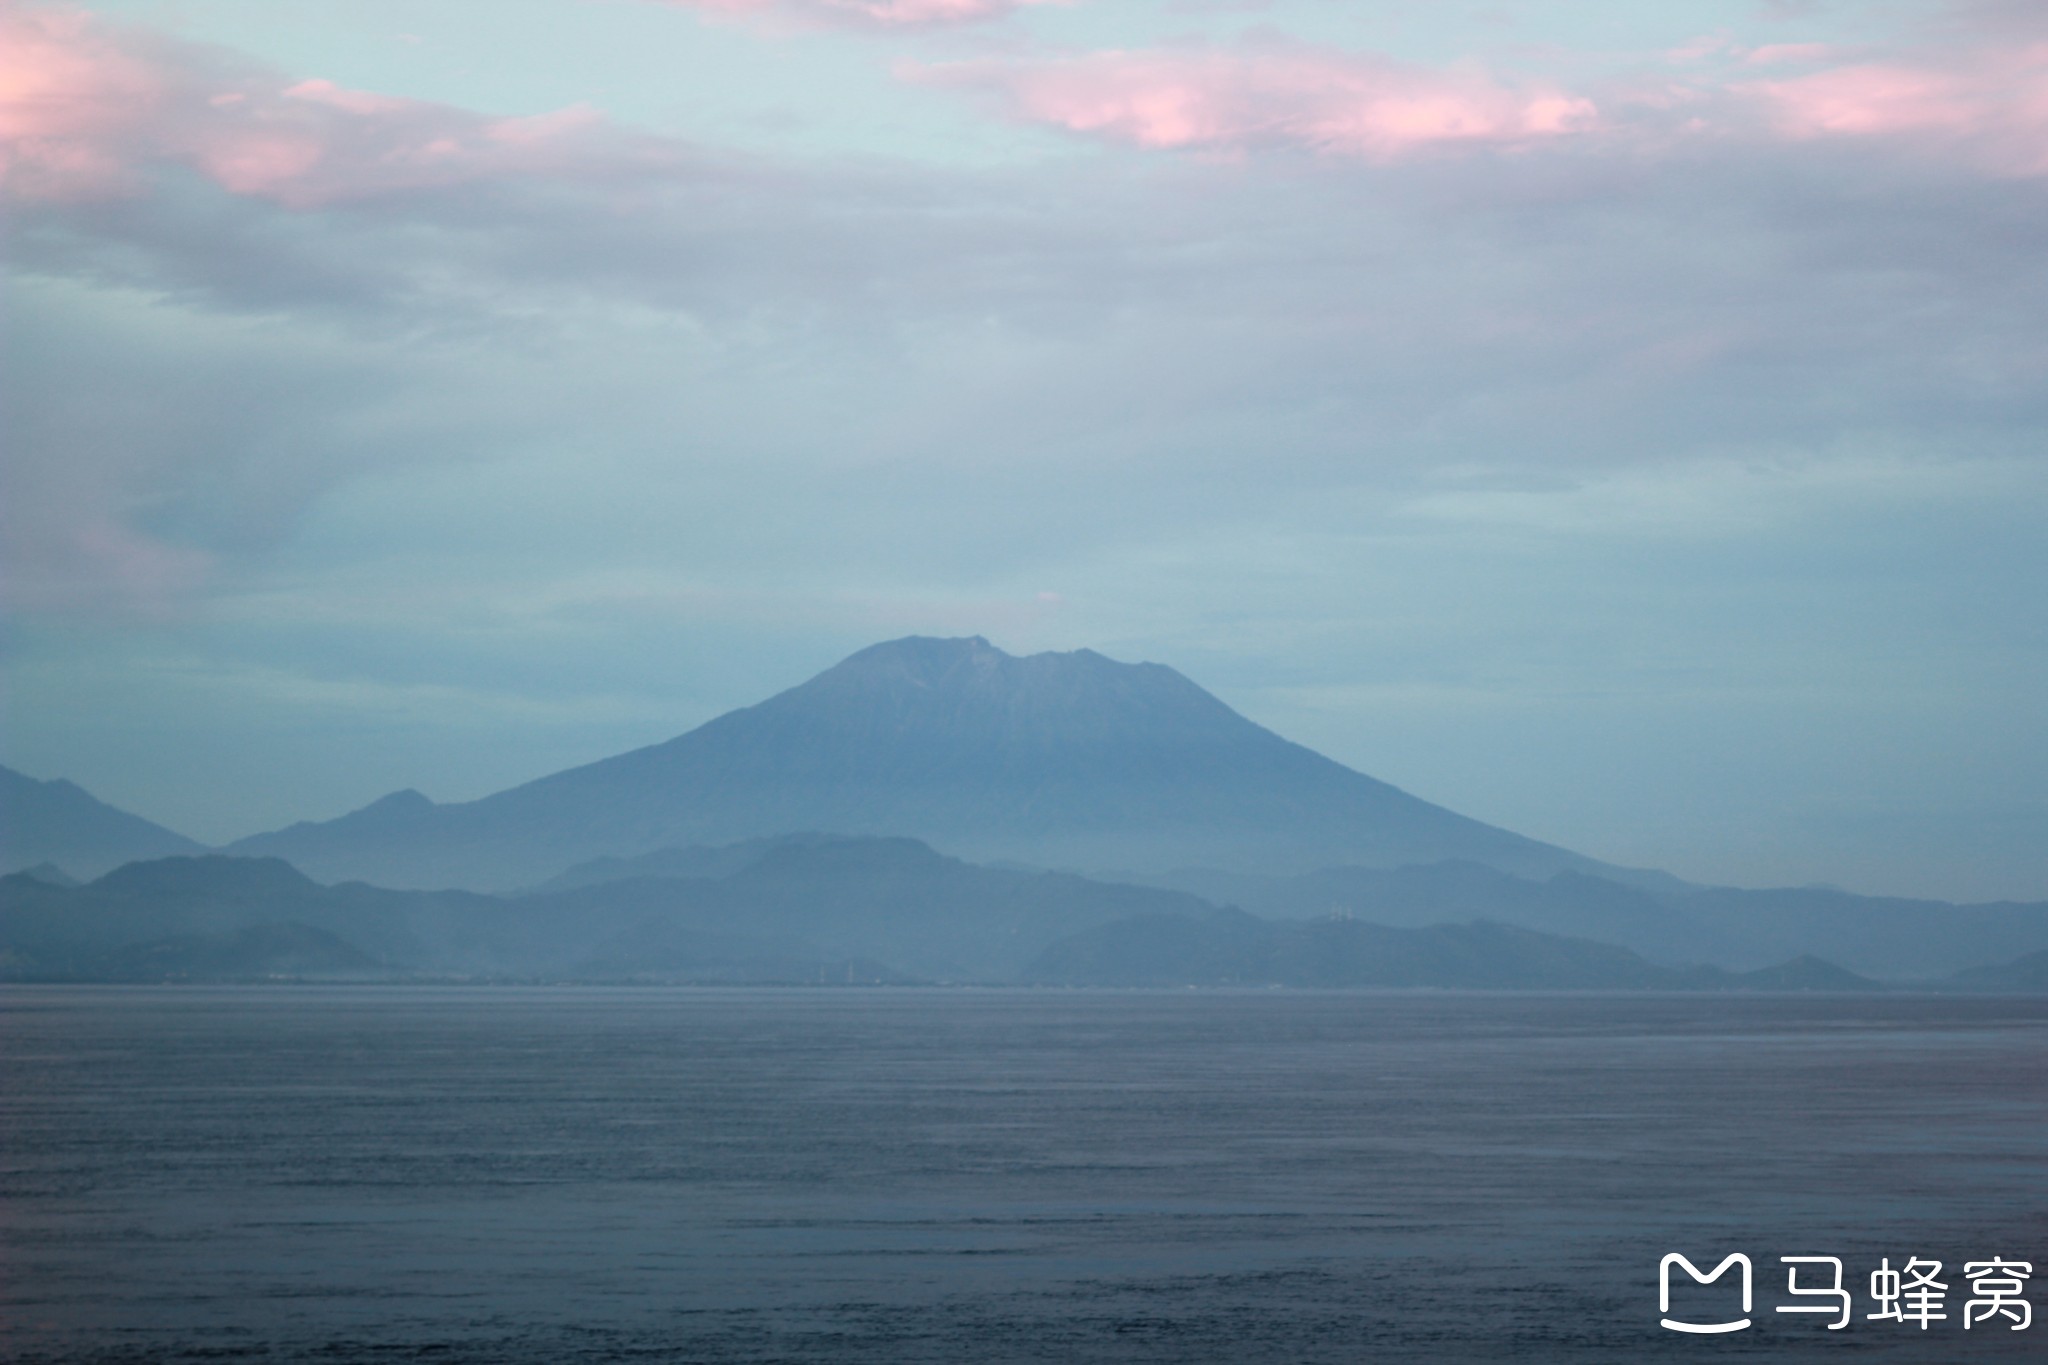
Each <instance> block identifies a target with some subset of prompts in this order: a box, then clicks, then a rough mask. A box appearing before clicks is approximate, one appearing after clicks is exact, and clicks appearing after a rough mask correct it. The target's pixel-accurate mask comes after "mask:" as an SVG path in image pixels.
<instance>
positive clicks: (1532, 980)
mask: <svg viewBox="0 0 2048 1365" xmlns="http://www.w3.org/2000/svg"><path fill="white" fill-rule="evenodd" d="M693 857H694V858H695V859H696V860H697V861H698V862H699V863H710V862H721V861H722V862H724V863H726V864H728V865H730V869H731V870H728V871H726V872H724V873H723V875H718V876H701V877H699V876H686V877H630V878H626V879H623V880H617V881H607V882H598V883H594V884H589V885H580V886H574V887H570V888H567V889H564V890H559V891H548V892H542V893H537V894H532V895H526V896H518V897H505V896H490V895H483V894H479V893H475V892H468V891H401V890H389V889H385V888H380V887H374V886H368V885H365V884H363V883H361V882H350V883H344V884H342V885H339V886H322V885H320V884H318V883H316V882H314V881H312V880H311V879H309V878H307V877H305V876H303V875H301V874H300V873H299V872H298V871H296V870H295V869H293V868H292V867H291V866H290V865H289V864H286V863H284V862H282V861H280V860H278V859H252V858H232V857H224V856H219V855H208V856H204V857H197V858H187V857H179V858H166V859H158V860H155V861H152V862H145V863H133V864H129V865H127V866H125V867H122V868H119V869H117V870H115V871H114V872H111V873H109V874H107V875H106V876H104V877H101V878H99V879H98V880H96V881H94V882H91V883H89V884H87V885H84V886H76V887H66V886H61V885H57V884H54V883H52V882H49V881H45V880H42V879H39V878H37V877H34V876H30V875H28V874H26V873H16V874H13V875H10V876H6V877H0V980H15V981H23V980H60V981H61V980H72V981H78V980H85V981H198V980H266V979H276V978H291V979H321V980H337V979H338V980H362V979H366V978H375V979H421V978H438V979H446V978H463V979H487V980H529V981H641V982H664V981H666V982H699V983H720V982H732V983H737V982H747V983H786V984H813V985H848V984H887V983H911V982H964V983H987V984H1004V983H1037V984H1047V985H1084V986H1086V985H1092V986H1180V985H1209V986H1227V985H1238V986H1248V985H1288V986H1320V987H1365V986H1427V987H1445V988H1461V989H1515V990H1772V991H1808V990H1872V989H1880V988H1881V987H1880V986H1879V985H1878V983H1875V982H1872V981H1870V980H1868V979H1866V978H1864V977H1862V976H1859V975H1857V974H1855V973H1852V972H1849V971H1846V970H1845V969H1843V968H1841V967H1839V966H1837V965H1835V964H1833V963H1830V962H1827V961H1824V960H1821V959H1818V958H1816V957H1812V956H1806V957H1799V958H1795V959H1793V960H1791V961H1787V962H1781V963H1777V964H1774V965H1770V966H1766V967H1764V968H1760V969H1756V970H1751V971H1743V972H1735V971H1729V970H1726V969H1724V968H1720V967H1714V966H1674V965H1670V964H1663V963H1656V962H1652V961H1649V960H1647V959H1645V958H1644V957H1643V956H1641V955H1639V954H1637V953H1635V952H1632V951H1630V950H1629V949H1627V948H1625V947H1621V946H1617V945H1614V944H1609V943H1601V942H1596V941H1593V940H1590V939H1586V938H1581V937H1577V936H1572V935H1565V934H1555V933H1548V932H1544V931H1542V930H1539V929H1532V928H1529V927H1526V926H1521V925H1510V924H1501V923H1492V922H1486V921H1476V922H1474V921H1465V922H1459V923H1448V924H1430V925H1424V926H1419V927H1416V926H1394V925H1385V924H1375V923H1371V922H1369V921H1366V920H1362V919H1354V918H1350V917H1347V916H1342V915H1339V916H1326V917H1322V918H1318V919H1313V920H1300V919H1295V920H1285V919H1282V920H1268V919H1261V918H1259V917H1257V916H1254V915H1250V914H1247V913H1245V912H1244V911H1242V910H1238V909H1234V908H1228V907H1225V908H1218V907H1216V906H1213V905H1210V904H1209V903H1207V902H1205V901H1202V900H1200V899H1198V898H1196V897H1194V896H1190V895H1187V894H1185V893H1182V892H1176V891H1170V890H1162V889H1158V888H1149V887H1137V886H1126V885H1119V884H1116V883H1110V882H1100V881H1094V880H1091V879H1089V878H1085V877H1079V876H1075V875H1073V874H1070V873H1054V872H1029V871H1020V870H1017V869H1011V868H991V867H979V866H976V865H974V864H970V863H965V862H962V861H960V860H958V859H955V858H948V857H945V856H943V855H942V854H939V853H937V852H934V851H933V850H932V849H931V848H930V847H929V846H928V845H925V844H922V843H919V842H918V841H916V840H912V839H882V838H875V839H865V838H855V839H837V838H827V837H824V836H817V835H810V836H801V837H796V838H791V839H787V840H776V841H762V842H754V843H749V844H745V845H740V846H729V847H727V848H723V849H705V850H699V851H698V852H697V853H696V854H694V855H693ZM2044 961H2048V954H2036V955H2035V956H2034V957H2032V958H2023V959H2021V960H2019V961H2017V962H2011V963H2006V964H2002V965H2000V966H1999V967H1997V968H1995V969H1990V968H1987V969H1982V970H1978V971H1975V972H1970V973H1965V974H1963V975H1962V976H1959V977H1957V978H1955V979H1953V980H1951V981H1946V982H1943V981H1935V982H1924V981H1923V982H1920V983H1917V985H1916V988H1920V989H1955V990H2025V991H2034V990H2040V989H2044V988H2048V987H2044V985H2043V984H2042V982H2041V976H2042V973H2043V962H2044Z"/></svg>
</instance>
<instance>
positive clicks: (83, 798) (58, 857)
mask: <svg viewBox="0 0 2048 1365" xmlns="http://www.w3.org/2000/svg"><path fill="white" fill-rule="evenodd" d="M199 850H200V845H199V844H197V843H194V842H193V841H192V840H190V839H187V838H186V837H185V836H184V835H182V834H176V833H173V832H172V831H170V830H167V829H165V828H164V827H163V826H162V825H155V824H151V823H150V822H149V821H147V820H145V819H143V818H142V817H141V816H139V815H130V814H129V813H128V812H127V811H125V810H120V809H117V808H116V807H113V806H110V805H108V804H107V803H106V802H104V801H101V800H100V799H98V798H97V797H95V796H93V795H92V794H91V793H90V792H88V791H86V790H85V789H84V788H82V787H79V786H76V785H74V784H73V783H70V782H66V781H63V780H62V779H58V780H56V781H52V782H42V781H38V780H37V779H35V778H33V777H30V776H28V774H26V773H18V772H16V771H15V770H14V769H12V768H4V767H0V873H6V872H17V871H21V870H22V869H25V868H33V867H37V866H39V865H41V864H45V863H47V864H51V865H52V866H53V867H54V868H55V869H57V871H58V872H59V873H60V874H61V875H62V876H66V877H97V876H99V875H100V874H101V873H102V872H106V871H108V870H110V869H112V868H116V867H119V866H120V865H121V864H123V863H129V862H134V861H136V860H137V859H139V858H168V857H172V856H175V855H177V854H181V853H197V852H199ZM45 876H46V879H48V877H47V874H45Z"/></svg>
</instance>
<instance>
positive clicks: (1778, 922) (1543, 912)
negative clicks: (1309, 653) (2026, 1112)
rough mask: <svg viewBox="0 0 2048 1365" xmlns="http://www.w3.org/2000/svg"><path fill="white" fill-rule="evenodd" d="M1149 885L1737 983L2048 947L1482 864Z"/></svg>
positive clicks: (1970, 910) (1857, 912)
mask: <svg viewBox="0 0 2048 1365" xmlns="http://www.w3.org/2000/svg"><path fill="white" fill-rule="evenodd" d="M1143 880H1144V881H1145V882H1146V884H1148V885H1154V886H1162V887H1168V888H1171V889H1174V890H1179V891H1186V892H1188V893H1189V894H1191V895H1198V896H1201V897H1202V898H1204V899H1206V900H1209V901H1211V902H1219V903H1220V902H1226V901H1227V902H1230V903H1233V904H1236V905H1240V906H1242V907H1244V908H1245V909H1247V910H1250V911H1252V912H1254V913H1256V914H1260V915H1267V916H1271V917H1273V918H1277V919H1308V918H1316V917H1321V916H1327V915H1332V914H1339V915H1347V916H1352V917H1355V918H1357V919H1362V920H1368V921H1371V922H1373V923H1376V924H1386V925H1392V926H1398V927H1406V928H1421V927H1425V926H1429V925H1439V924H1456V923H1464V922H1468V921H1471V920H1475V919H1485V920H1493V921H1497V922H1500V923H1503V924H1513V925H1519V926H1521V927H1523V928H1528V929H1536V930H1540V931H1542V932H1544V933H1551V934H1564V935H1567V936H1572V937H1579V938H1587V939H1594V940H1598V941H1600V942H1603V943H1615V944H1620V945H1621V946H1623V947H1626V948H1628V949H1630V950H1632V951H1634V952H1637V953H1640V954H1642V955H1643V956H1644V957H1646V958H1649V959H1650V960H1651V961H1653V962H1660V963H1665V964H1670V965H1676V964H1683V963H1713V964H1716V965H1718V966H1721V967H1724V968H1727V969H1730V970H1732V971H1736V972H1748V971H1756V970H1761V969H1764V968H1767V967H1771V966H1773V965H1774V964H1779V963H1783V962H1785V961H1786V960H1787V959H1790V958H1798V957H1801V956H1811V957H1815V958H1821V959H1825V960H1827V961H1830V962H1839V963H1841V964H1843V966H1844V967H1846V968H1848V969H1851V970H1853V971H1855V972H1858V973H1862V974H1863V975H1865V976H1870V977H1879V978H1884V979H1889V980H1908V979H1916V978H1917V979H1927V978H1936V977H1940V976H1944V975H1946V974H1947V973H1950V972H1955V971H1958V970H1962V969H1964V968H1970V967H1977V966H1983V965H1987V964H1993V963H2000V962H2004V961H2006V960H2007V959H2010V958H2012V957H2015V956H2017V955H2019V954H2021V953H2027V952H2032V951H2035V950H2039V949H2048V903H2040V902H2034V903H2011V902H2006V903H1998V904H1991V905H1951V904H1949V903H1947V902H1944V901H1916V900H1899V899H1892V898H1886V897H1879V896H1857V895H1852V894H1851V893H1849V892H1847V891H1838V890H1833V889H1829V888H1821V887H1811V888H1800V889H1786V890H1772V891H1743V890H1736V889H1734V888H1729V887H1714V888H1702V887H1694V886H1687V885H1685V884H1684V883H1682V882H1677V881H1675V880H1674V881H1671V882H1669V883H1667V884H1665V885H1664V887H1663V888H1662V889H1656V890H1653V889H1647V888H1650V887H1656V886H1657V885H1658V884H1657V883H1655V882H1645V883H1643V884H1638V885H1633V886H1624V885H1621V884H1619V883H1616V882H1613V881H1610V880H1608V879H1606V878H1604V877H1597V876H1592V875H1589V874H1587V873H1584V872H1578V871H1572V870H1567V871H1563V872H1559V873H1556V874H1554V875H1552V876H1549V877H1544V878H1540V879H1538V878H1528V877H1517V876H1514V875H1512V874H1510V873H1506V872H1502V871H1499V870H1498V869H1495V868H1491V867H1484V866H1481V865H1480V864H1477V863H1472V862H1463V861H1451V862H1443V863H1433V864H1428V865H1424V866H1417V867H1399V868H1373V867H1333V868H1324V869H1321V870H1319V871H1316V872H1311V873H1305V874H1302V875H1299V876H1290V877H1270V876H1260V875H1256V874H1249V873H1241V872H1219V871H1215V870H1202V871H1191V870H1182V871H1178V872H1172V873H1166V874H1161V875H1157V876H1151V877H1145V878H1143Z"/></svg>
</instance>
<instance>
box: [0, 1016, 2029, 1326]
mask: <svg viewBox="0 0 2048 1365" xmlns="http://www.w3.org/2000/svg"><path fill="white" fill-rule="evenodd" d="M1667 1251H1682V1252H1685V1253H1686V1254H1688V1255H1689V1256H1691V1257H1692V1259H1693V1260H1695V1261H1698V1262H1701V1263H1702V1264H1703V1265H1704V1264H1711V1262H1712V1261H1713V1260H1718V1259H1719V1258H1720V1257H1721V1256H1722V1255H1723V1254H1725V1253H1726V1252H1729V1251H1743V1252H1746V1253H1747V1254H1748V1255H1749V1256H1750V1257H1751V1258H1752V1260H1754V1261H1755V1262H1756V1265H1757V1299H1756V1311H1755V1312H1754V1314H1753V1317H1754V1318H1755V1320H1756V1325H1755V1327H1753V1328H1752V1329H1751V1330H1749V1331H1746V1332H1740V1333H1735V1334H1732V1335H1730V1336H1726V1337H1720V1338H1681V1337H1679V1336H1677V1335H1676V1334H1673V1333H1670V1332H1666V1331H1663V1330H1662V1329H1660V1328H1659V1327H1658V1326H1657V1318H1658V1316H1659V1314H1658V1312H1657V1262H1658V1259H1659V1258H1660V1257H1661V1256H1662V1255H1663V1254H1664V1253H1665V1252H1667ZM1801 1254H1831V1255H1836V1256H1840V1257H1842V1258H1843V1259H1844V1260H1845V1261H1846V1262H1847V1266H1848V1271H1849V1279H1848V1284H1849V1286H1850V1287H1851V1288H1853V1289H1856V1290H1857V1291H1858V1304H1857V1309H1856V1311H1857V1315H1858V1316H1857V1321H1856V1322H1855V1324H1854V1325H1853V1326H1851V1327H1850V1328H1849V1329H1848V1330H1846V1331H1841V1332H1828V1331H1826V1330H1824V1329H1823V1327H1822V1326H1821V1325H1820V1322H1819V1321H1818V1320H1817V1318H1816V1317H1806V1316H1792V1315H1780V1314H1777V1313H1775V1312H1774V1311H1773V1305H1776V1304H1779V1303H1785V1302H1790V1301H1791V1300H1789V1299H1788V1298H1787V1297H1786V1295H1785V1294H1784V1292H1783V1291H1784V1271H1783V1268H1782V1267H1780V1266H1779V1264H1778V1261H1777V1258H1778V1257H1779V1256H1783V1255H1801ZM1993 1255H2002V1256H2004V1257H2006V1258H2007V1259H2020V1260H2029V1261H2032V1262H2034V1264H2035V1265H2036V1267H2037V1269H2038V1271H2039V1274H2040V1278H2039V1279H2038V1280H2037V1281H2036V1282H2035V1288H2033V1290H2032V1291H2031V1292H2030V1293H2029V1295H2028V1297H2029V1298H2030V1299H2032V1300H2033V1301H2034V1303H2035V1306H2036V1307H2037V1309H2039V1308H2043V1307H2048V1264H2044V1263H2048V1000H2020V999H1936V998H1917V997H1885V998H1828V997H1751V998H1712V997H1668V996H1667V997H1622V996H1558V995H1549V996H1506V995H1455V994H1403V993H1386V994H1311V993H1283V992H1261V993H1244V994H1228V993H1208V992H1203V993H1193V992H1186V993H1163V992H1162V993H1139V992H1132V993H1107V992H1105V993H1099V994H1098V993H1087V994H1078V993H1077V994H1065V993H1057V992H1024V991H1019V992H998V991H938V990H874V991H862V990H811V991H803V990H794V991H742V990H633V989H608V990H572V989H548V988H527V989H498V988H468V989H463V988H447V989H444V988H403V987H392V988H368V987H366V988H346V989H343V988H336V989H328V988H318V987H279V988H276V989H269V988H242V989H218V990H214V989H193V988H185V989H180V988H18V987H16V988H4V992H0V1356H5V1357H6V1358H7V1359H10V1360H20V1361H188V1360H190V1361H197V1360H208V1361H236V1360H256V1361H269V1360H279V1361H301V1360H305V1361H335V1362H340V1361H354V1360H364V1361H400V1360H416V1359H417V1360H435V1361H452V1362H469V1361H479V1362H481V1361H506V1362H528V1361H532V1362H541V1361H548V1362H580V1361H591V1362H595V1361H661V1360H678V1361H690V1360H704V1361H769V1360H791V1361H861V1362H870V1361H871V1362H916V1361H1061V1362H1068V1361H1233V1362H1264V1361H1276V1362H1278V1361H1289V1362H1295V1361H1302V1362H1319V1361H1368V1360H1373V1361H1384V1360H1449V1361H1458V1360H1508V1359H1513V1360H1534V1361H1552V1360H1556V1361H1569V1360H1597V1361H1610V1360H1611V1361H1622V1360H1627V1361H1646V1360H1672V1361H1691V1360H1704V1359H1723V1358H1727V1359H1744V1360H1748V1359H1772V1360H1809V1359H1832V1358H1835V1357H1845V1358H1854V1359H1864V1358H1867V1359H1873V1360H1880V1359H1881V1360H1901V1361H1921V1360H1924V1361H1971V1360H2018V1359H2030V1360H2048V1322H2044V1323H2038V1324H2036V1326H2035V1327H2034V1328H2032V1329H2031V1330H2029V1331H2026V1332H2009V1331H2004V1330H2002V1329H1999V1330H1987V1329H1986V1328H1984V1327H1982V1326H1979V1327H1976V1328H1972V1329H1971V1330H1970V1331H1969V1332H1967V1333H1965V1332H1964V1331H1963V1329H1962V1326H1961V1322H1960V1305H1961V1301H1962V1299H1963V1298H1964V1297H1965V1296H1966V1295H1965V1294H1964V1292H1962V1286H1963V1284H1964V1281H1963V1279H1962V1277H1961V1274H1960V1271H1961V1267H1962V1263H1963V1262H1964V1261H1966V1260H1979V1259H1985V1258H1988V1257H1990V1256H1993ZM1880 1256H1889V1257H1890V1258H1891V1259H1892V1264H1893V1265H1894V1266H1897V1265H1899V1264H1900V1263H1901V1262H1903V1260H1905V1259H1906V1258H1907V1257H1910V1256H1923V1257H1928V1258H1938V1259H1940V1260H1942V1261H1943V1262H1944V1263H1945V1264H1946V1265H1947V1267H1948V1269H1949V1272H1950V1273H1947V1274H1944V1275H1943V1277H1942V1278H1943V1279H1944V1280H1946V1281H1947V1282H1948V1283H1950V1284H1951V1286H1953V1287H1952V1289H1951V1291H1950V1310H1949V1311H1950V1317H1949V1320H1948V1321H1947V1322H1944V1323H1936V1324H1934V1325H1933V1326H1932V1327H1931V1328H1930V1329H1928V1330H1927V1331H1925V1332H1922V1331H1920V1330H1919V1329H1916V1328H1901V1327H1899V1326H1897V1325H1894V1324H1886V1323H1867V1322H1865V1321H1864V1320H1863V1318H1862V1314H1864V1313H1865V1312H1867V1311H1869V1308H1870V1307H1871V1305H1870V1303H1869V1301H1868V1299H1867V1297H1866V1296H1865V1295H1864V1294H1863V1292H1862V1291H1863V1289H1864V1287H1865V1281H1866V1279H1867V1276H1868V1273H1869V1271H1870V1269H1872V1268H1874V1267H1875V1265H1876V1263H1877V1260H1878V1258H1879V1257H1880ZM1710 1258H1711V1259H1710ZM1802 1282H1804V1281H1802ZM1717 1288H1718V1286H1717ZM1704 1292H1705V1291H1700V1293H1704ZM1689 1306H1690V1307H1697V1308H1698V1310H1699V1312H1700V1313H1701V1314H1702V1315H1711V1314H1713V1313H1714V1312H1715V1311H1716V1310H1717V1309H1719V1308H1722V1307H1726V1306H1728V1305H1727V1301H1726V1300H1725V1299H1722V1298H1718V1297H1716V1298H1714V1300H1713V1302H1711V1303H1709V1302H1708V1301H1707V1300H1706V1299H1704V1298H1699V1297H1698V1296H1697V1295H1695V1296H1694V1297H1693V1298H1690V1299H1689V1298H1687V1296H1685V1295H1680V1296H1679V1299H1678V1301H1677V1304H1676V1308H1677V1309H1684V1308H1687V1307H1689Z"/></svg>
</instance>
